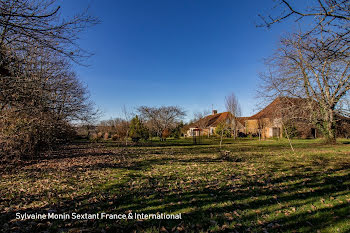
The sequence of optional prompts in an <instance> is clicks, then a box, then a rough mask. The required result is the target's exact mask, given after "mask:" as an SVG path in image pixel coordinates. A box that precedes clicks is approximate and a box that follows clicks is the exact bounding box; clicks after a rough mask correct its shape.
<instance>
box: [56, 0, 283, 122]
mask: <svg viewBox="0 0 350 233" xmlns="http://www.w3.org/2000/svg"><path fill="white" fill-rule="evenodd" d="M59 3H60V4H61V6H62V14H63V15H66V14H67V15H71V14H73V13H74V12H79V11H81V10H82V9H84V8H86V7H87V6H90V12H91V14H92V15H94V16H96V17H98V18H100V20H101V21H102V22H101V24H99V25H97V26H95V27H93V28H90V29H89V30H87V32H86V33H84V34H82V39H81V46H82V47H83V48H85V49H87V50H89V51H91V52H93V53H94V54H95V55H94V56H93V57H92V58H91V59H90V60H89V61H88V64H90V66H89V67H77V68H76V70H77V73H78V75H79V77H80V79H81V80H83V82H85V83H86V84H87V85H88V88H89V90H90V92H91V97H92V100H93V101H94V102H95V103H96V105H97V106H98V107H99V108H100V109H101V110H102V111H103V112H104V115H103V119H109V118H111V117H118V116H121V108H122V106H123V105H126V106H127V107H128V108H129V109H130V110H132V109H135V108H136V107H137V106H141V105H148V106H161V105H178V106H181V107H183V108H184V109H185V110H186V111H187V115H188V116H187V118H186V119H187V120H188V119H191V118H192V116H193V112H196V111H202V110H205V109H209V110H211V108H212V106H213V107H214V109H217V110H218V111H219V112H220V111H224V110H225V107H224V98H225V96H227V95H229V94H230V93H231V92H234V93H235V94H236V96H237V97H238V99H239V102H240V103H241V106H242V110H243V115H244V116H249V115H252V114H253V113H254V112H255V111H256V103H257V102H258V101H257V100H256V99H255V95H256V88H257V86H258V81H259V80H258V72H260V71H263V70H264V65H263V61H262V59H263V58H264V57H267V56H269V55H271V54H272V53H273V50H274V49H275V48H276V45H277V42H278V39H279V37H280V35H281V33H282V32H283V31H286V30H288V25H287V24H279V25H277V26H275V27H273V28H272V29H271V30H267V29H265V28H256V23H257V22H259V18H258V16H257V15H258V13H261V12H266V11H267V10H269V9H270V8H271V6H273V1H272V0H271V1H270V0H265V1H261V0H250V1H233V0H147V1H145V0H114V1H107V0H99V1H97V0H92V1H85V0H75V1H62V0H61V1H59Z"/></svg>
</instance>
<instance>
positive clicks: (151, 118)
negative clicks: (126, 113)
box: [137, 106, 185, 140]
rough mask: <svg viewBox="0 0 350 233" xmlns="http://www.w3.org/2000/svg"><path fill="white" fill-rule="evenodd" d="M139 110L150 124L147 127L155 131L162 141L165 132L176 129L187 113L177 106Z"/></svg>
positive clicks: (142, 108)
mask: <svg viewBox="0 0 350 233" xmlns="http://www.w3.org/2000/svg"><path fill="white" fill-rule="evenodd" d="M137 110H138V112H139V113H140V115H141V117H142V118H144V119H145V120H146V121H147V122H148V124H147V125H149V127H150V130H151V131H152V130H154V131H155V132H156V134H157V136H158V137H159V138H160V139H161V140H163V139H162V135H163V132H164V131H165V130H171V129H173V128H175V127H176V125H177V124H178V123H179V122H180V121H181V120H182V119H183V117H184V116H185V111H183V110H182V109H181V108H180V107H177V106H162V107H159V108H157V107H147V106H141V107H139V108H138V109H137Z"/></svg>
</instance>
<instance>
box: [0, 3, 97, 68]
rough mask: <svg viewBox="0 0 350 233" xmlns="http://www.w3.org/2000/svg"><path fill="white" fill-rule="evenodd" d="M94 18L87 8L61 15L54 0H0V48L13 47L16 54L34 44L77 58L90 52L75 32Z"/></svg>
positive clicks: (90, 23)
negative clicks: (82, 44)
mask: <svg viewBox="0 0 350 233" xmlns="http://www.w3.org/2000/svg"><path fill="white" fill-rule="evenodd" d="M98 22H99V20H98V19H96V18H94V17H92V16H90V15H89V14H88V11H87V10H85V11H83V12H82V13H80V14H77V15H74V16H73V17H72V18H64V19H63V18H62V17H60V6H59V5H58V4H57V3H56V1H55V0H51V1H48V0H29V1H28V0H16V1H13V0H1V1H0V48H1V49H3V48H11V49H12V48H15V49H13V50H12V51H11V52H12V53H15V54H17V55H18V54H19V53H21V52H22V51H24V50H26V49H27V48H33V47H37V48H41V49H47V50H48V51H51V52H53V51H54V52H56V53H59V54H62V55H64V56H65V57H69V58H70V59H71V60H73V61H75V62H81V61H82V60H81V58H83V57H86V56H89V55H91V54H90V53H88V52H87V51H85V50H83V49H81V47H80V46H79V44H78V43H77V41H78V39H79V34H80V32H82V31H84V30H85V29H86V28H87V27H88V26H91V25H94V24H96V23H98Z"/></svg>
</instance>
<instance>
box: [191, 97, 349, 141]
mask: <svg viewBox="0 0 350 233" xmlns="http://www.w3.org/2000/svg"><path fill="white" fill-rule="evenodd" d="M305 104H307V102H306V100H305V99H302V98H287V97H279V98H276V99H275V100H274V101H272V102H271V103H270V104H269V105H267V106H266V107H265V108H264V109H262V110H261V111H259V112H258V113H256V114H254V115H252V116H250V117H236V118H235V117H234V116H233V115H232V114H231V113H229V112H223V113H217V111H216V110H214V111H213V112H212V114H211V115H209V116H206V117H204V118H202V119H200V120H198V121H196V122H194V123H192V124H190V125H189V126H188V129H187V131H186V134H185V136H188V137H191V136H200V135H214V134H215V131H216V128H217V126H218V125H219V124H220V123H225V124H226V125H228V128H230V129H233V128H234V125H236V127H235V128H236V130H237V134H238V135H254V136H259V137H261V138H281V137H282V136H283V135H284V134H285V132H286V131H287V132H288V134H291V133H293V134H294V136H297V137H300V138H316V137H320V136H322V134H321V132H319V131H318V130H317V128H316V127H315V126H314V125H313V124H311V123H310V120H308V118H310V111H307V108H304V107H300V106H305ZM230 124H231V125H230ZM338 126H339V127H342V128H341V129H340V130H338V132H339V133H341V135H339V136H342V137H350V130H349V128H350V119H349V118H345V117H340V121H339V123H338ZM343 126H344V127H343Z"/></svg>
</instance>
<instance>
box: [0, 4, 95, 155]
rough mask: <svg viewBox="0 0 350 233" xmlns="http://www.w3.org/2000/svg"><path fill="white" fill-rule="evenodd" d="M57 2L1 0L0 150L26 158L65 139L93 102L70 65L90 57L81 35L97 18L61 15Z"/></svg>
mask: <svg viewBox="0 0 350 233" xmlns="http://www.w3.org/2000/svg"><path fill="white" fill-rule="evenodd" d="M55 6H56V4H55V2H54V1H44V0H42V1H35V0H29V1H28V0H18V1H10V0H1V1H0V154H2V155H5V156H10V155H12V154H16V155H18V156H22V155H25V156H28V155H33V154H37V153H39V152H41V151H44V150H46V149H50V148H52V147H53V146H55V145H57V144H58V143H61V142H64V141H66V140H67V139H69V138H70V137H69V136H68V134H72V133H73V132H72V127H71V123H72V122H74V121H82V120H87V119H91V118H92V117H93V115H94V113H93V112H94V106H93V104H92V103H91V102H90V101H89V95H88V92H87V89H86V86H84V85H83V83H82V82H80V81H79V80H78V78H77V76H76V74H75V73H74V71H73V70H72V68H71V66H70V65H69V63H70V62H71V61H75V62H78V63H79V62H80V61H81V59H83V58H84V57H86V56H87V53H85V51H83V50H82V49H81V48H80V47H79V46H78V44H77V43H76V42H77V39H78V38H79V37H78V34H79V32H81V31H82V30H83V29H85V28H86V27H87V26H89V25H92V24H94V23H96V22H97V21H96V20H95V19H93V18H91V17H89V16H88V15H87V14H86V12H85V13H83V14H81V15H77V16H76V17H74V18H72V19H62V18H60V16H59V9H60V8H59V7H58V6H56V7H55Z"/></svg>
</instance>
